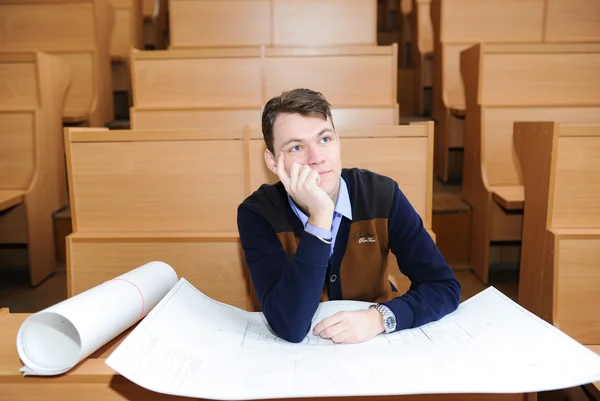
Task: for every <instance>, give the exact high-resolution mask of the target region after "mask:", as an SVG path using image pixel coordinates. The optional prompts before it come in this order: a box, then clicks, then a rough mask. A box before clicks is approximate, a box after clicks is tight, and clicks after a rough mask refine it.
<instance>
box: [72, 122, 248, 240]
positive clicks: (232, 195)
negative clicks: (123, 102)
mask: <svg viewBox="0 0 600 401" xmlns="http://www.w3.org/2000/svg"><path fill="white" fill-rule="evenodd" d="M159 134H162V133H160V132H159ZM164 138H165V137H164V136H163V137H162V138H159V139H157V140H156V141H154V140H149V141H138V142H136V141H134V142H126V141H123V142H108V141H107V142H103V143H102V142H101V143H95V142H88V143H86V142H83V143H74V144H72V145H71V156H70V165H71V170H72V173H71V174H72V185H71V188H72V199H74V201H72V202H71V205H75V213H74V216H75V218H74V231H76V232H151V231H154V232H168V231H175V232H206V231H211V232H212V231H236V230H237V224H236V208H237V206H238V204H239V203H240V202H241V201H242V200H243V199H244V195H245V186H244V174H243V171H244V165H243V162H244V153H243V143H242V141H241V140H240V141H233V140H228V141H222V140H194V141H184V140H173V141H169V140H165V139H164Z"/></svg>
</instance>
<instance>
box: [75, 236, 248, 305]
mask: <svg viewBox="0 0 600 401" xmlns="http://www.w3.org/2000/svg"><path fill="white" fill-rule="evenodd" d="M67 241H69V242H70V244H69V247H70V252H71V253H70V255H71V263H70V265H69V294H70V295H76V294H78V293H80V292H83V291H85V290H86V289H89V288H92V287H94V286H96V285H99V284H101V283H102V282H104V281H106V280H108V279H111V278H113V277H115V276H118V275H120V274H123V273H125V272H127V271H129V270H131V269H132V268H135V267H137V266H141V265H143V264H144V263H147V262H151V261H153V260H160V261H163V262H165V263H168V264H169V265H170V266H172V267H173V269H174V270H175V272H176V273H177V275H178V276H179V277H180V278H181V277H184V278H185V279H186V280H188V281H189V282H190V283H191V284H192V285H194V286H195V287H196V288H198V289H199V290H200V291H202V292H203V293H204V294H206V295H207V296H209V297H211V298H213V299H216V300H217V301H221V302H225V303H227V304H230V305H233V306H237V307H239V308H242V309H246V308H247V306H248V305H249V287H248V285H249V283H248V282H246V278H245V272H244V266H245V265H244V262H243V259H242V257H241V256H242V253H241V246H240V244H239V240H238V239H237V238H235V237H234V238H231V239H230V240H209V239H198V238H196V239H189V238H188V239H163V240H161V239H160V238H158V239H152V240H146V241H144V240H140V239H137V240H136V239H119V240H115V239H106V240H93V241H92V240H81V239H80V240H77V239H76V238H75V239H71V238H69V239H67Z"/></svg>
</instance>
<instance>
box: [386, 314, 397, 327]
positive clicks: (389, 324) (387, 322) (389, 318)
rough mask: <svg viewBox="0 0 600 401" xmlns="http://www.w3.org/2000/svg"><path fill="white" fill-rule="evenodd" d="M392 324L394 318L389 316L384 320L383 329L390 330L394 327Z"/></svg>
mask: <svg viewBox="0 0 600 401" xmlns="http://www.w3.org/2000/svg"><path fill="white" fill-rule="evenodd" d="M394 323H395V322H394V318H393V317H391V316H389V317H388V318H386V319H385V327H386V328H387V329H391V328H392V327H394Z"/></svg>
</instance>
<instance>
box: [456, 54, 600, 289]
mask: <svg viewBox="0 0 600 401" xmlns="http://www.w3.org/2000/svg"><path fill="white" fill-rule="evenodd" d="M598 65H600V44H580V43H575V44H512V45H509V44H491V45H481V44H480V45H475V46H473V47H471V48H469V49H468V50H466V51H464V52H462V54H461V71H462V77H463V80H464V83H465V92H466V101H467V104H466V109H467V113H466V136H465V162H464V172H463V183H462V194H463V198H464V199H465V200H466V201H467V202H468V203H469V204H470V205H471V206H472V208H473V214H472V226H471V267H472V269H473V271H474V272H475V273H476V274H477V275H478V277H479V278H480V279H481V280H482V281H483V282H484V283H487V282H488V268H489V252H490V244H491V243H492V242H496V241H504V242H505V241H520V240H521V230H522V220H523V212H522V210H523V179H522V174H521V170H520V166H519V163H518V160H517V156H516V154H515V151H514V147H513V142H512V138H513V134H512V133H513V123H514V122H515V121H544V120H548V119H554V120H556V121H560V122H564V123H578V124H589V123H600V69H599V68H598Z"/></svg>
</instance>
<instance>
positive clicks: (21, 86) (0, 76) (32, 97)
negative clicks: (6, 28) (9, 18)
mask: <svg viewBox="0 0 600 401" xmlns="http://www.w3.org/2000/svg"><path fill="white" fill-rule="evenodd" d="M0 9H1V8H0ZM0 18H2V17H0ZM35 74H36V71H35V65H34V63H33V60H31V61H29V62H11V61H9V60H2V59H0V109H24V108H29V109H32V108H35V107H38V93H37V87H36V75H35Z"/></svg>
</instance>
